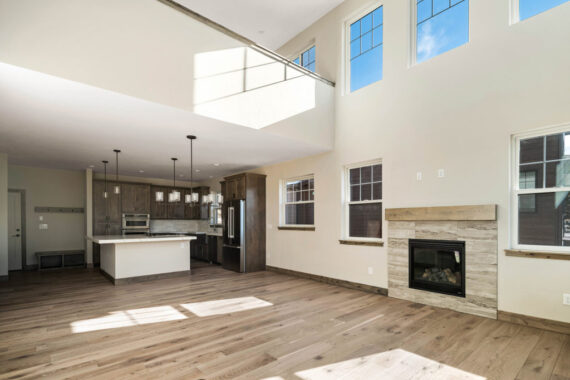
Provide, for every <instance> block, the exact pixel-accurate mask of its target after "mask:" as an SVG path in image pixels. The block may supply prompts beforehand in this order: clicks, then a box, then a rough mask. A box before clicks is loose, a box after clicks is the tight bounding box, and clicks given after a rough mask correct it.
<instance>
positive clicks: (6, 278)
mask: <svg viewBox="0 0 570 380" xmlns="http://www.w3.org/2000/svg"><path fill="white" fill-rule="evenodd" d="M0 281H8V276H7V275H6V276H0Z"/></svg>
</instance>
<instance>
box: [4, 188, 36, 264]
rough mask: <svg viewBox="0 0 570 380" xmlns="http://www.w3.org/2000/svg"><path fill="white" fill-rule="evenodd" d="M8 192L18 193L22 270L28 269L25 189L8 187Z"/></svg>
mask: <svg viewBox="0 0 570 380" xmlns="http://www.w3.org/2000/svg"><path fill="white" fill-rule="evenodd" d="M8 192H9V193H20V213H21V219H20V220H21V223H22V225H21V226H20V228H21V230H22V231H21V233H20V235H21V237H22V244H21V246H22V249H21V253H22V270H30V269H31V268H28V267H27V265H26V261H27V260H26V258H27V251H26V240H27V239H26V190H22V189H8Z"/></svg>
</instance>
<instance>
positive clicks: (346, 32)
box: [342, 1, 385, 95]
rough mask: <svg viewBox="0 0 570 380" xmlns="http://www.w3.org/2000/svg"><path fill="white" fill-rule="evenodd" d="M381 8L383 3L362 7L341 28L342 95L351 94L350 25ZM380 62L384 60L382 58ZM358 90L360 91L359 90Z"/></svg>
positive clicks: (377, 2) (373, 3)
mask: <svg viewBox="0 0 570 380" xmlns="http://www.w3.org/2000/svg"><path fill="white" fill-rule="evenodd" d="M383 6H384V1H374V2H372V3H369V4H367V5H366V6H364V7H362V8H360V9H359V10H357V11H356V12H354V13H352V14H351V15H350V16H349V17H347V18H346V19H345V21H344V24H343V28H342V33H343V41H344V86H343V95H344V94H351V93H352V92H353V91H350V25H351V24H353V23H355V22H356V21H358V20H360V19H361V18H362V17H364V16H366V15H367V14H368V13H370V12H372V11H374V10H375V9H376V8H379V7H383ZM384 10H385V9H384ZM384 16H385V15H384ZM384 16H383V18H382V24H384ZM382 49H384V38H382ZM382 60H384V56H382ZM382 70H384V62H382ZM383 78H384V73H382V79H383ZM378 82H380V81H378ZM374 83H377V82H374ZM374 83H370V84H371V85H372V84H374ZM365 87H366V86H365ZM359 90H361V88H360V89H359ZM357 91H358V90H357Z"/></svg>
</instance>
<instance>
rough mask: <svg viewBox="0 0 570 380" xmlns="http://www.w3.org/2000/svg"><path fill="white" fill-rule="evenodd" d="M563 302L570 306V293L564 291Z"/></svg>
mask: <svg viewBox="0 0 570 380" xmlns="http://www.w3.org/2000/svg"><path fill="white" fill-rule="evenodd" d="M562 303H563V304H564V305H569V306H570V293H564V294H563V295H562Z"/></svg>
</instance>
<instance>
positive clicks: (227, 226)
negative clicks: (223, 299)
mask: <svg viewBox="0 0 570 380" xmlns="http://www.w3.org/2000/svg"><path fill="white" fill-rule="evenodd" d="M223 216H224V217H223V220H224V247H223V256H224V263H223V267H224V268H225V269H229V270H233V271H235V272H241V273H244V272H245V268H246V266H245V263H246V259H247V257H246V250H245V201H244V200H235V201H227V202H224V205H223Z"/></svg>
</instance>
